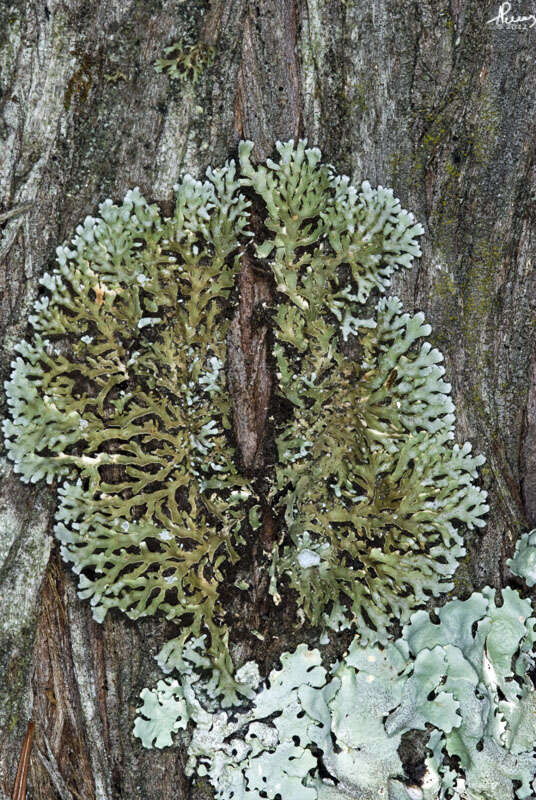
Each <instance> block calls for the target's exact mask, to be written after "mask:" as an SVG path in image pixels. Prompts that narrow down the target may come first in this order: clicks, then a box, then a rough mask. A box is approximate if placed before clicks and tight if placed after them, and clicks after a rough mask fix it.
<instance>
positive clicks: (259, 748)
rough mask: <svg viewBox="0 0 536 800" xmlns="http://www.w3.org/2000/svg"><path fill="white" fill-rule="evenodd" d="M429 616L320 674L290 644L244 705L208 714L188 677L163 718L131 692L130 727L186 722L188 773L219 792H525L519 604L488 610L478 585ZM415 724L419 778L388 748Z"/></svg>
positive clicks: (421, 796)
mask: <svg viewBox="0 0 536 800" xmlns="http://www.w3.org/2000/svg"><path fill="white" fill-rule="evenodd" d="M436 614H437V619H438V622H434V621H433V620H432V619H431V617H430V615H429V614H428V613H426V612H424V611H419V612H417V613H416V614H414V615H413V617H412V618H411V621H410V623H409V624H408V625H406V626H405V628H404V630H403V634H402V637H401V638H400V639H399V640H397V641H395V642H392V643H389V644H388V645H387V646H378V645H376V646H370V645H369V646H363V645H362V644H361V643H360V642H359V641H358V640H357V639H356V640H354V642H353V644H352V645H351V647H350V649H349V651H348V652H347V653H346V654H345V655H344V657H343V658H342V660H341V661H340V662H337V663H335V664H334V665H333V666H332V668H331V669H330V670H329V671H328V670H326V669H325V668H324V666H323V665H322V659H321V656H320V653H319V652H318V650H310V649H309V648H308V647H307V646H306V645H304V644H302V645H300V646H299V647H298V648H297V649H296V651H295V652H294V653H285V654H284V655H283V656H282V657H281V669H274V670H273V671H272V672H271V673H270V675H269V676H268V679H267V680H266V681H265V682H264V683H263V684H262V685H261V686H260V689H259V690H258V691H257V693H256V694H255V696H254V698H253V701H252V703H251V704H250V705H249V707H248V708H246V710H243V711H236V710H234V711H230V712H227V713H226V712H221V711H220V712H218V711H207V710H206V707H203V706H202V705H200V704H199V703H198V702H197V700H196V698H195V694H194V693H192V686H191V683H190V680H191V678H190V677H188V676H186V678H185V679H183V680H182V686H181V687H180V689H179V688H178V684H177V682H176V681H175V682H174V683H173V684H170V686H169V689H167V690H166V691H169V692H172V693H174V694H173V705H172V706H171V705H170V709H172V713H171V714H170V717H169V718H168V717H167V716H166V715H165V714H164V713H163V709H162V706H161V699H160V698H161V697H162V696H163V691H164V690H163V689H162V687H159V688H158V689H157V691H156V692H153V693H152V694H151V696H150V697H148V696H147V695H142V696H143V699H144V705H143V706H142V708H141V709H140V713H141V716H140V717H138V720H137V722H136V725H137V728H138V731H137V732H138V735H140V736H142V739H143V738H144V737H145V742H146V741H147V737H149V738H150V737H152V738H153V739H156V743H157V746H163V745H164V744H166V743H169V741H170V738H171V734H172V733H174V732H175V731H176V730H178V729H179V728H182V727H184V724H185V722H186V721H189V720H191V721H193V722H194V723H195V725H194V726H193V728H192V730H191V736H190V740H189V745H188V763H187V772H188V773H189V774H191V773H193V772H194V771H195V772H196V773H197V774H198V775H207V776H208V777H209V779H210V781H211V783H212V785H213V787H214V790H215V797H216V798H217V799H218V800H259V798H261V797H263V798H266V800H276V798H279V799H280V800H349V798H355V800H377V798H379V797H385V798H389V800H416V799H417V800H446V799H447V798H452V799H453V800H491V798H493V800H513V798H514V797H515V798H520V800H521V799H522V798H528V797H531V796H533V795H534V791H535V790H536V781H535V776H536V757H535V756H534V752H533V751H534V744H535V742H536V713H535V711H536V691H535V688H534V684H533V682H532V680H531V678H530V677H529V676H528V674H529V671H530V670H532V669H533V668H534V663H535V662H534V653H533V650H534V642H535V633H534V625H535V622H536V619H535V618H534V616H533V615H532V607H531V603H530V601H529V600H524V599H522V598H521V597H520V596H519V594H518V593H517V592H516V591H513V590H512V589H509V588H506V589H503V591H502V597H501V602H500V604H499V605H498V604H497V603H496V602H495V592H494V590H492V589H490V588H486V589H484V590H483V592H481V593H474V594H473V595H472V596H471V597H470V598H469V599H468V600H466V601H460V600H453V601H451V602H449V603H447V604H446V605H445V606H444V607H443V608H441V609H437V610H436ZM194 680H195V678H194ZM194 686H195V684H194ZM145 691H146V690H145ZM159 700H160V705H159V704H158V703H159ZM185 709H186V711H185ZM415 730H420V731H426V732H427V740H426V741H427V751H428V754H427V755H426V757H425V760H424V764H423V773H422V777H421V779H420V780H419V783H418V784H415V783H414V782H412V781H411V780H410V779H409V778H408V776H407V775H406V774H405V772H404V767H403V764H402V761H401V759H400V755H399V748H400V745H401V742H402V737H403V736H404V734H406V733H408V732H409V731H415ZM159 743H160V744H159Z"/></svg>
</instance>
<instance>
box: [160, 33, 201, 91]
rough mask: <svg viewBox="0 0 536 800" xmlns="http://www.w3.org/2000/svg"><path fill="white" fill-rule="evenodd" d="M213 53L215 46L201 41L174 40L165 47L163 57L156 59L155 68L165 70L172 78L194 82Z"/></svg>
mask: <svg viewBox="0 0 536 800" xmlns="http://www.w3.org/2000/svg"><path fill="white" fill-rule="evenodd" d="M215 54H216V51H215V48H214V47H213V46H212V45H209V44H206V43H205V42H202V41H199V42H197V43H196V44H192V45H187V44H184V43H183V42H182V41H180V42H175V44H172V45H170V46H169V47H166V48H165V50H164V57H162V58H159V59H157V61H156V62H155V70H156V71H157V72H165V73H166V74H167V75H169V77H170V78H171V79H172V80H179V81H184V82H189V83H192V84H196V83H197V82H198V80H199V78H200V77H201V75H202V74H203V72H204V71H205V70H206V69H207V68H208V67H210V65H211V64H212V63H213V61H214V57H215Z"/></svg>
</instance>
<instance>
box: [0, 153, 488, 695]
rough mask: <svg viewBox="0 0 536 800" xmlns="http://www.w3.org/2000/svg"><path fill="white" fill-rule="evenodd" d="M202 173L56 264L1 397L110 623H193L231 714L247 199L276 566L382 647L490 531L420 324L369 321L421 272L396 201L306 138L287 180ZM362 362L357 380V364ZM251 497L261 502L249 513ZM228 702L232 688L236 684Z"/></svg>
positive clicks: (277, 175)
mask: <svg viewBox="0 0 536 800" xmlns="http://www.w3.org/2000/svg"><path fill="white" fill-rule="evenodd" d="M252 147H253V145H252V143H251V142H243V143H241V145H240V147H239V156H240V173H239V174H237V169H236V166H235V164H234V162H229V163H228V164H227V165H226V166H225V167H223V168H222V169H219V170H211V169H209V170H208V171H207V180H206V181H204V182H200V181H195V180H194V179H193V178H191V177H190V176H186V177H185V178H184V179H183V180H182V181H181V182H180V183H179V184H177V186H176V187H175V191H176V198H175V210H174V212H173V214H172V216H171V217H169V218H168V217H163V216H162V215H161V214H160V211H159V209H158V208H157V207H156V206H154V205H149V204H148V203H147V202H146V200H145V199H144V198H143V197H142V196H141V194H140V193H139V191H138V190H133V191H130V192H128V193H127V195H126V197H125V200H124V202H123V204H122V205H120V206H118V205H115V204H114V203H112V201H110V200H108V201H105V202H104V203H102V204H101V206H100V207H99V216H98V217H97V218H93V217H87V218H86V219H85V221H84V223H83V224H82V225H79V226H78V228H77V235H76V236H75V238H74V239H73V240H72V241H71V242H70V243H69V244H68V245H66V246H63V247H60V248H58V250H57V257H58V266H57V267H56V268H55V269H54V270H53V271H52V272H51V273H46V274H45V275H44V277H43V278H42V281H41V285H42V295H41V297H40V298H39V299H38V300H37V301H36V303H35V308H34V313H33V314H32V315H31V316H30V324H31V326H32V328H33V338H31V339H29V340H28V341H22V342H20V343H19V344H18V345H17V347H16V350H17V353H18V355H17V357H16V358H15V359H14V361H13V362H12V374H11V379H10V380H9V381H8V382H7V384H6V390H7V397H8V404H9V409H10V413H11V420H6V422H5V424H4V434H5V437H6V444H7V449H8V453H9V456H10V457H11V459H12V460H13V461H14V462H15V469H16V471H17V472H19V473H20V474H21V475H22V477H23V480H25V481H27V482H28V481H31V482H37V481H39V480H40V479H46V480H47V481H48V482H49V483H50V482H52V481H59V488H58V494H59V498H60V502H59V507H58V510H57V513H56V528H55V533H56V536H57V538H58V539H59V540H60V542H61V545H62V550H61V551H62V556H63V558H64V559H65V560H67V561H68V562H69V563H72V565H73V569H74V571H75V572H76V573H77V574H78V575H79V593H80V596H81V597H82V598H87V599H89V600H90V602H91V605H92V608H93V614H94V617H95V619H97V620H98V621H102V619H103V618H104V616H105V614H106V612H107V610H108V609H109V608H113V607H116V608H120V609H121V610H123V611H124V612H125V613H127V614H128V615H129V616H130V617H132V618H133V619H138V618H139V617H144V616H147V615H152V614H155V613H156V612H157V611H161V612H163V613H164V614H165V615H166V616H167V618H168V619H170V620H171V619H172V620H176V621H180V622H181V623H182V625H183V628H182V632H181V634H180V636H179V637H178V639H177V643H176V645H175V648H176V649H177V651H178V653H179V657H180V652H181V649H182V647H183V646H184V645H185V644H186V643H187V641H188V639H189V638H190V637H193V638H195V640H196V641H205V639H203V637H204V636H205V634H206V633H208V634H209V636H208V638H207V639H206V641H205V644H206V647H207V648H208V652H209V653H210V658H211V663H212V665H213V667H214V668H215V669H217V670H218V675H219V677H218V683H217V685H218V687H219V689H218V691H220V690H221V699H222V701H224V702H225V703H228V702H232V701H234V700H235V699H236V694H233V693H234V692H235V690H236V691H239V687H238V685H236V684H234V683H233V679H232V678H231V672H232V663H231V659H230V656H229V653H228V631H227V629H226V628H225V625H224V618H225V609H224V608H223V606H222V604H221V601H220V587H221V585H222V584H223V583H224V582H225V580H226V573H227V569H229V566H230V565H232V564H234V563H235V562H236V561H237V560H238V557H239V550H238V548H239V545H240V544H241V542H242V539H241V535H242V534H241V529H242V525H243V524H245V520H246V519H247V518H248V516H249V519H250V521H251V527H252V529H253V530H255V527H258V524H259V519H255V515H254V514H253V516H252V512H253V511H254V508H255V506H253V507H252V504H253V503H254V502H255V501H254V498H252V491H251V487H250V485H249V481H248V479H246V478H245V477H243V476H241V475H239V473H238V471H237V468H236V466H235V463H234V458H233V451H232V448H231V447H230V446H229V439H228V435H227V431H228V429H229V427H230V422H229V420H230V412H231V409H230V403H229V397H228V394H227V391H226V385H225V375H224V364H225V358H226V351H225V347H226V345H225V336H226V330H227V326H228V318H229V314H228V313H227V312H228V311H229V301H230V297H231V292H232V289H233V287H234V285H235V278H236V273H237V271H238V269H239V266H240V253H241V251H242V250H243V249H244V248H246V247H249V246H250V244H249V242H250V239H251V237H253V232H252V231H251V230H250V225H249V212H248V207H249V204H250V201H249V200H248V199H247V198H246V195H245V193H244V191H243V188H246V189H247V190H249V191H250V192H253V193H254V194H255V195H256V197H257V200H258V203H259V206H261V203H262V204H264V209H265V214H264V220H263V223H264V228H265V232H264V235H263V237H262V243H260V242H256V243H254V252H255V255H256V257H257V258H258V259H259V260H260V261H261V263H263V264H264V265H265V268H266V269H269V270H271V272H272V274H273V277H274V280H275V284H276V290H277V301H278V302H277V304H276V305H274V307H273V308H272V309H269V311H270V312H271V314H272V319H273V327H274V339H275V345H274V351H273V356H274V361H275V364H276V366H277V379H278V383H279V386H278V389H277V395H278V397H277V400H278V402H279V403H280V404H286V408H287V412H286V413H284V414H280V415H279V419H278V422H277V424H278V429H277V432H276V448H277V460H276V465H275V468H274V474H273V475H272V476H268V482H269V484H270V496H269V501H270V503H271V504H272V505H273V507H274V509H275V510H276V512H278V513H279V515H280V517H281V519H282V520H283V521H284V525H283V528H282V530H281V536H280V539H279V541H278V542H277V543H276V545H275V547H274V548H273V551H272V553H271V556H270V560H271V563H270V565H269V567H268V568H269V571H270V574H271V578H272V582H271V592H272V594H273V596H274V599H275V600H276V602H278V601H279V598H280V595H281V594H282V593H283V592H284V591H286V590H287V589H288V588H289V587H290V589H291V590H293V591H294V592H295V596H296V597H297V603H298V606H299V613H300V615H301V617H302V619H303V618H304V617H307V618H308V619H309V620H310V621H311V622H312V623H313V624H315V625H323V626H324V625H328V626H329V627H331V628H333V629H335V630H339V629H341V628H344V627H348V626H350V625H355V626H356V629H357V630H358V632H359V633H360V634H361V635H362V637H363V641H371V642H373V641H382V640H384V639H385V638H386V636H387V632H388V628H389V626H390V625H391V623H392V622H393V620H396V621H397V622H398V623H404V622H406V621H407V620H408V619H409V615H410V613H411V611H412V609H413V608H414V607H415V606H416V605H422V604H424V603H426V602H427V599H428V597H429V596H430V595H437V594H439V593H440V592H444V591H448V590H449V589H450V588H451V587H452V584H451V583H450V580H449V579H450V578H451V576H452V574H453V572H454V570H455V568H456V564H457V560H458V558H459V557H460V556H461V555H463V553H464V550H463V527H462V526H465V527H466V528H469V529H471V528H472V527H474V526H481V525H482V524H483V523H482V519H481V517H482V515H483V514H484V513H485V511H486V510H487V506H486V504H485V493H484V492H483V491H481V490H480V489H478V488H477V487H476V486H475V485H474V480H475V478H476V477H477V468H478V466H479V465H480V464H481V463H482V461H483V459H482V457H480V456H476V457H475V456H473V455H472V453H471V448H470V445H468V444H465V445H463V446H459V445H456V444H453V443H452V440H453V438H454V414H453V411H454V406H453V403H452V401H451V399H450V396H449V391H450V386H449V384H447V383H446V382H445V381H444V380H443V374H444V369H443V367H442V366H441V360H442V356H441V354H440V353H439V352H438V351H437V350H435V349H433V348H431V346H430V345H429V344H428V343H427V342H426V341H424V337H426V336H427V335H428V334H429V333H430V328H429V326H428V325H426V324H425V322H424V319H423V315H422V314H417V315H415V316H414V317H410V316H409V315H407V314H403V313H402V308H401V304H400V302H399V301H398V300H397V299H396V298H392V299H390V300H385V299H382V300H380V302H379V303H378V304H377V306H376V308H375V312H376V316H375V318H374V317H370V316H369V314H370V313H371V311H372V309H371V306H370V304H369V305H367V301H368V298H369V296H370V295H371V293H372V292H373V291H374V292H376V293H383V292H385V291H386V289H387V288H388V287H389V285H390V283H391V279H392V277H393V275H394V274H395V273H396V271H397V270H400V269H403V268H409V267H411V266H412V263H413V259H414V258H415V257H418V256H419V255H420V248H419V243H418V239H419V237H420V236H421V235H422V233H423V228H422V226H421V225H420V224H419V223H417V222H416V220H415V218H414V217H413V215H412V214H411V213H409V212H407V211H405V210H404V209H402V207H401V205H400V202H399V201H398V200H397V199H396V198H395V197H394V196H393V192H392V191H391V190H390V189H386V188H384V187H382V186H380V187H378V188H377V189H373V188H372V187H371V186H370V184H369V183H368V182H366V181H365V182H363V183H362V184H361V187H360V189H357V188H356V187H354V186H352V185H351V183H350V181H349V179H348V178H347V177H345V176H339V175H337V174H336V173H335V172H334V170H333V168H332V167H330V166H329V165H326V164H322V161H321V153H320V151H319V150H318V149H317V148H308V147H307V143H306V142H305V141H299V142H298V143H296V144H295V143H294V142H293V141H290V142H287V143H281V142H279V143H277V146H276V149H277V153H278V157H277V161H276V160H271V159H268V160H267V161H266V165H254V164H253V163H252V162H251V152H252ZM349 348H350V350H352V349H353V351H354V353H356V354H358V358H354V359H351V358H350V357H349V356H348V349H349ZM250 498H251V502H250ZM222 681H223V683H222Z"/></svg>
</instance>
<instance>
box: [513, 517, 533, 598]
mask: <svg viewBox="0 0 536 800" xmlns="http://www.w3.org/2000/svg"><path fill="white" fill-rule="evenodd" d="M506 563H507V565H508V566H509V567H510V569H511V571H512V572H513V573H514V575H519V577H520V578H523V580H524V581H525V583H526V584H527V586H534V584H535V583H536V529H535V530H532V531H529V532H528V533H524V534H523V535H522V536H520V537H519V539H518V540H517V544H516V550H515V553H514V557H513V558H509V559H508V560H507V561H506Z"/></svg>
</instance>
